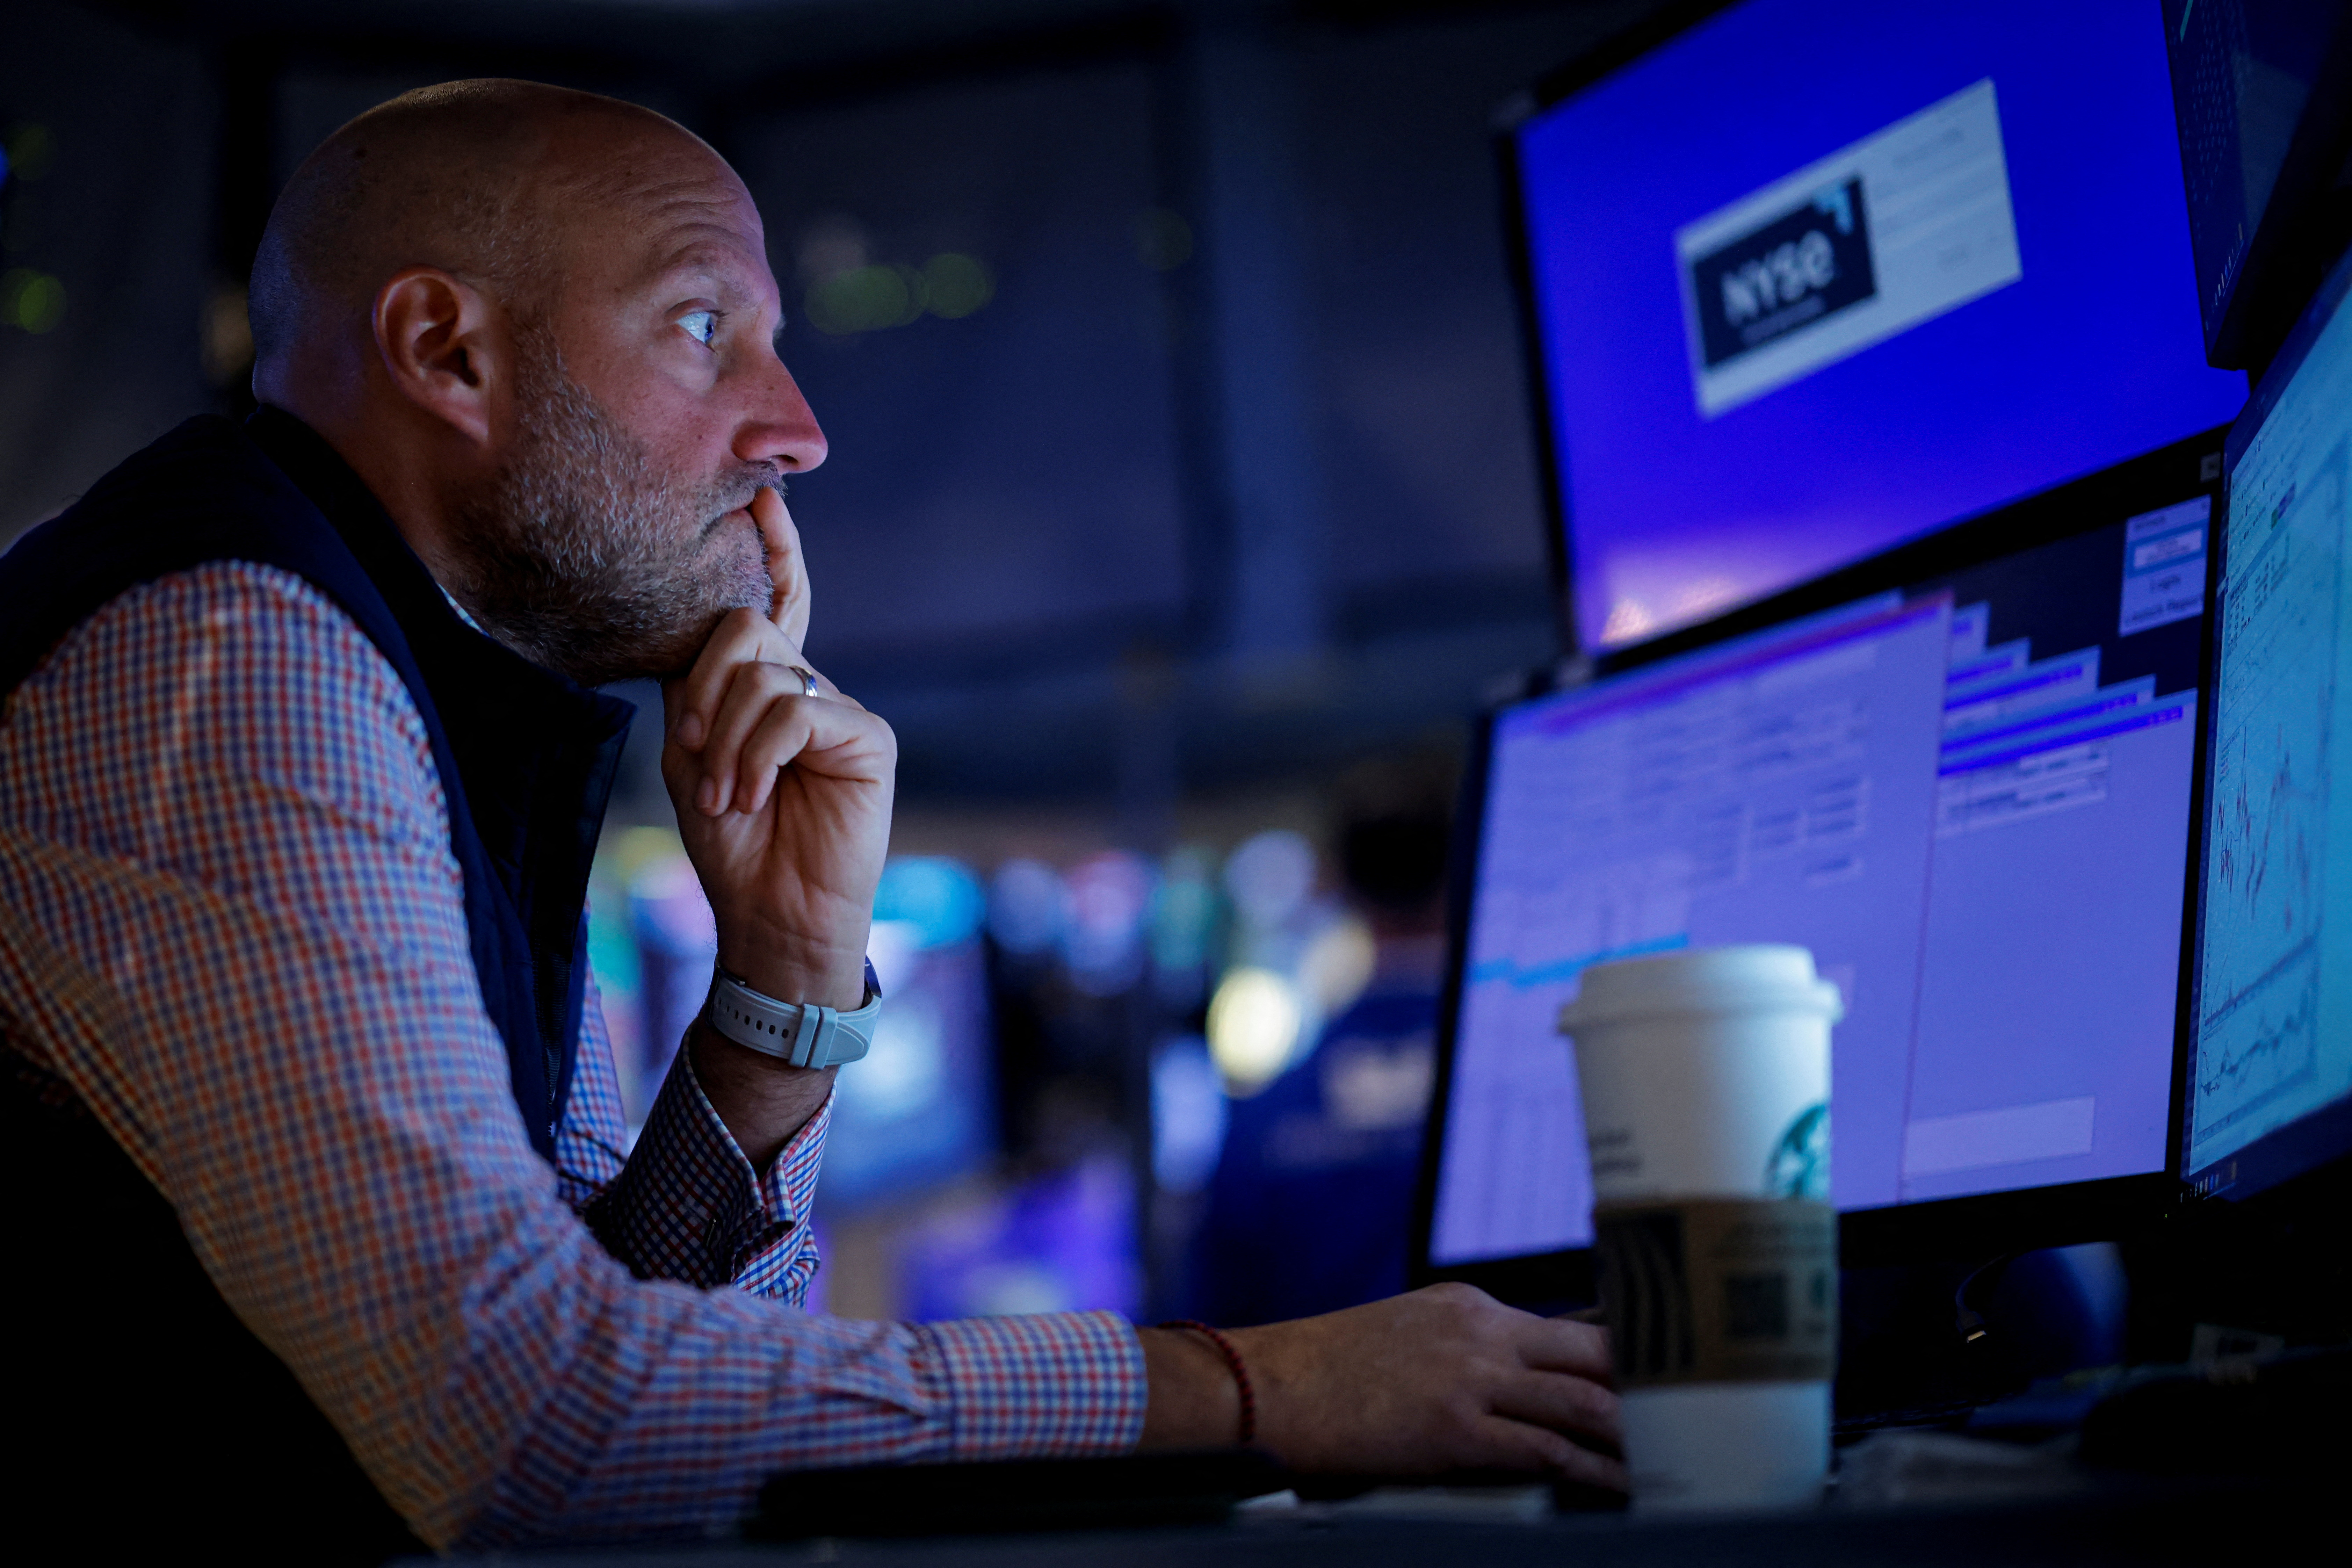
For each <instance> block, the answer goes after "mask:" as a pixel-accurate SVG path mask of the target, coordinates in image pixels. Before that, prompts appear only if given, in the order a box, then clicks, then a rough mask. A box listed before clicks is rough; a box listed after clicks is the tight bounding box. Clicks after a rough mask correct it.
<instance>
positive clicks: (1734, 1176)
mask: <svg viewBox="0 0 2352 1568" xmlns="http://www.w3.org/2000/svg"><path fill="white" fill-rule="evenodd" d="M1840 1016H1843V1004H1842V1002H1841V1000H1840V998H1839V995H1838V991H1837V987H1836V986H1834V985H1832V984H1830V983H1829V982H1827V981H1825V980H1823V979H1822V978H1821V977H1820V976H1819V975H1817V974H1816V973H1814V972H1813V960H1812V954H1811V953H1810V952H1806V951H1805V950H1804V949H1803V948H1801V947H1785V946H1766V945H1757V946H1746V947H1724V948H1714V949H1707V950H1701V951H1695V952H1678V953H1669V954H1666V955H1664V956H1661V957H1655V958H1637V959H1626V960H1622V961H1621V962H1618V963H1601V964H1595V965H1593V966H1592V967H1591V969H1588V970H1586V971H1585V972H1584V974H1583V979H1582V984H1581V986H1580V992H1579V994H1578V996H1577V999H1576V1000H1575V1001H1573V1002H1571V1003H1570V1004H1569V1005H1567V1006H1566V1007H1565V1008H1563V1009H1561V1012H1560V1017H1559V1027H1560V1032H1561V1033H1563V1034H1565V1035H1568V1036H1569V1037H1571V1038H1572V1039H1573V1040H1574V1042H1575V1050H1576V1071H1577V1079H1578V1082H1579V1084H1580V1089H1581V1092H1582V1095H1583V1100H1584V1123H1585V1132H1586V1138H1587V1141H1588V1142H1589V1145H1590V1148H1591V1157H1592V1189H1593V1200H1594V1201H1593V1213H1592V1217H1593V1231H1594V1237H1595V1245H1596V1247H1597V1248H1598V1250H1599V1252H1600V1258H1601V1301H1602V1305H1603V1308H1604V1309H1605V1310H1606V1312H1607V1315H1608V1319H1609V1326H1610V1334H1611V1341H1612V1347H1613V1349H1614V1352H1615V1355H1616V1361H1617V1378H1618V1387H1619V1390H1620V1392H1621V1394H1622V1396H1623V1400H1624V1424H1625V1458H1626V1466H1627V1468H1628V1469H1629V1471H1630V1472H1631V1474H1632V1476H1633V1506H1634V1508H1635V1509H1636V1510H1642V1511H1645V1512H1649V1511H1674V1510H1723V1509H1751V1508H1777V1507H1789V1506H1794V1505H1801V1504H1806V1503H1811V1502H1813V1501H1815V1500H1818V1499H1819V1497H1820V1494H1821V1488H1822V1479H1823V1478H1824V1477H1825V1476H1826V1475H1827V1473H1828V1469H1829V1449H1830V1386H1829V1385H1830V1377H1831V1374H1832V1371H1833V1370H1834V1363H1835V1359H1836V1350H1837V1215H1836V1211H1835V1210H1833V1209H1832V1207H1831V1206H1830V1203H1829V1090H1830V1026H1831V1025H1832V1024H1833V1023H1835V1022H1836V1021H1837V1020H1838V1018H1839V1017H1840Z"/></svg>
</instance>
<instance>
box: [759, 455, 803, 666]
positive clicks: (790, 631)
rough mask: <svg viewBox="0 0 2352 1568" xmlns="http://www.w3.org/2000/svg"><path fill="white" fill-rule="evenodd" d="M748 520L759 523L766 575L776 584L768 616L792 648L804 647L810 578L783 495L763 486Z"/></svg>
mask: <svg viewBox="0 0 2352 1568" xmlns="http://www.w3.org/2000/svg"><path fill="white" fill-rule="evenodd" d="M751 521H752V522H753V523H754V524H755V525H757V526H758V528H759V530H760V541H761V543H762V544H763V545H765V546H766V547H767V552H768V576H769V578H770V579H771V580H772V582H773V583H774V584H775V585H776V593H775V597H774V598H773V599H772V601H771V602H770V605H769V611H768V618H769V620H770V621H772V623H773V624H774V625H775V626H776V629H777V630H779V631H781V632H782V633H783V634H784V636H785V637H787V638H789V639H791V642H792V645H793V647H795V648H802V647H807V646H808V625H809V578H808V565H807V563H806V562H805V560H803V557H802V555H801V533H800V530H799V529H798V528H796V527H794V526H793V514H792V511H791V510H790V509H789V508H787V507H786V506H785V505H784V498H783V497H782V496H781V495H779V494H777V493H776V492H775V491H774V490H772V489H763V490H761V492H760V493H759V494H758V495H756V496H753V497H752V498H751Z"/></svg>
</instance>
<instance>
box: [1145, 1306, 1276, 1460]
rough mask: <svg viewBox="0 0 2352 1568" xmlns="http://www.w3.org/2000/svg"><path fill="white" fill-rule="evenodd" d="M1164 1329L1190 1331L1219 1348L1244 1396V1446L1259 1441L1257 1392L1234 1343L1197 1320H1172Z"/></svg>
mask: <svg viewBox="0 0 2352 1568" xmlns="http://www.w3.org/2000/svg"><path fill="white" fill-rule="evenodd" d="M1160 1327H1161V1328H1163V1329H1190V1330H1192V1331H1193V1332H1194V1333H1196V1334H1199V1335H1200V1336H1201V1337H1202V1338H1203V1339H1205V1340H1207V1341H1208V1342H1210V1343H1211V1344H1213V1345H1214V1346H1216V1347H1217V1353H1218V1354H1219V1355H1221V1356H1223V1357H1224V1358H1225V1365H1226V1366H1227V1367H1228V1368H1229V1369H1231V1371H1232V1372H1233V1374H1234V1387H1235V1388H1237V1389H1239V1390H1241V1395H1242V1436H1241V1441H1242V1444H1243V1445H1244V1447H1246V1446H1248V1445H1249V1444H1251V1443H1254V1442H1255V1441H1256V1440H1257V1390H1256V1389H1255V1388H1253V1387H1252V1386H1251V1385H1250V1374H1249V1368H1248V1367H1247V1366H1245V1365H1244V1364H1243V1363H1242V1352H1239V1351H1237V1350H1235V1349H1234V1342H1233V1341H1231V1340H1229V1339H1227V1338H1225V1336H1224V1335H1223V1334H1222V1333H1220V1332H1218V1331H1216V1330H1214V1329H1213V1328H1211V1327H1209V1325H1208V1324H1206V1323H1204V1322H1202V1321H1200V1320H1199V1319H1197V1318H1171V1319H1170V1320H1169V1321H1167V1322H1164V1323H1162V1324H1160Z"/></svg>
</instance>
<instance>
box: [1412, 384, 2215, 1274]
mask: <svg viewBox="0 0 2352 1568" xmlns="http://www.w3.org/2000/svg"><path fill="white" fill-rule="evenodd" d="M2230 430H2231V426H2226V425H2225V426H2215V427H2214V428H2212V429H2210V430H2206V431H2203V432H2200V434H2198V435H2195V436H2191V437H2187V438H2185V439H2183V440H2179V441H2176V442H2173V443H2172V444H2170V445H2169V446H2166V447H2158V449H2157V450H2155V451H2153V452H2148V453H2145V454H2143V455H2141V456H2140V457H2137V458H2127V459H2126V460H2125V461H2124V462H2121V463H2117V464H2114V465H2112V466H2111V467H2109V468H2103V469H2101V470H2099V471H2098V472H2096V473H2094V474H2090V475H2086V476H2084V478H2082V479H2074V480H2071V481H2069V482H2067V483H2065V484H2062V485H2056V486H2053V487H2052V488H2050V489H2045V490H2042V491H2038V492H2036V493H2035V494H2033V495H2031V496H2027V497H2025V498H2023V499H2022V500H2015V501H2011V502H2009V503H2007V504H2006V505H2003V506H2000V507H1994V508H1990V509H1989V510H1985V511H1983V512H1979V513H1978V514H1976V515H1975V516H1973V517H1971V518H1969V519H1965V520H1963V521H1959V522H1957V523H1954V524H1952V525H1951V526H1949V527H1947V528H1943V529H1939V530H1937V531H1933V532H1930V533H1927V534H1924V535H1920V536H1918V537H1916V538H1914V539H1911V540H1908V541H1906V542H1902V543H1899V544H1896V545H1895V546H1893V547H1892V548H1890V549H1888V550H1885V551H1883V552H1880V553H1878V554H1876V555H1873V556H1870V557H1868V558H1866V559H1864V560H1863V561H1860V562H1856V563H1853V564H1852V565H1850V566H1845V567H1842V568H1840V569H1838V570H1837V571H1834V572H1831V573H1828V574H1824V575H1822V576H1820V577H1816V578H1813V579H1811V581H1809V582H1806V583H1802V584H1798V585H1797V586H1795V587H1793V588H1789V589H1785V590H1783V591H1782V592H1780V593H1779V594H1776V595H1772V596H1771V597H1769V598H1767V599H1762V600H1759V601H1757V602H1756V603H1754V604H1751V605H1742V606H1740V607H1739V608H1738V609H1735V610H1732V611H1730V612H1728V613H1727V614H1725V615H1722V616H1717V618H1715V619H1714V620H1711V621H1706V622H1704V623H1702V624H1700V625H1698V626H1687V627H1683V628H1679V629H1677V630H1675V631H1673V632H1669V633H1667V634H1665V635H1664V636H1662V637H1655V638H1653V639H1652V640H1650V641H1648V642H1644V643H1639V644H1635V645H1633V646H1631V647H1623V648H1618V649H1612V650H1611V651H1610V652H1609V653H1607V654H1605V655H1603V656H1601V658H1598V659H1596V660H1592V661H1591V662H1590V664H1589V666H1585V667H1583V668H1580V669H1579V670H1577V672H1576V676H1575V678H1573V679H1569V680H1565V681H1564V680H1561V679H1558V678H1557V676H1556V674H1555V673H1553V672H1545V673H1543V674H1540V675H1538V676H1536V677H1533V678H1531V679H1529V681H1528V686H1527V688H1526V689H1524V690H1523V691H1521V692H1520V693H1519V694H1517V695H1516V696H1514V697H1512V698H1511V699H1509V700H1507V701H1504V702H1501V703H1498V704H1496V706H1495V707H1494V708H1492V709H1490V710H1488V711H1486V713H1484V714H1482V715H1481V716H1480V718H1479V720H1478V722H1477V724H1476V725H1475V730H1474V733H1473V735H1472V737H1471V742H1470V748H1469V755H1468V759H1467V761H1466V763H1465V769H1464V773H1463V779H1462V786H1461V787H1462V795H1461V800H1460V803H1459V805H1458V808H1457V813H1456V826H1455V833H1454V854H1453V856H1452V859H1451V862H1450V864H1449V867H1448V871H1447V892H1446V933H1447V946H1446V960H1445V972H1444V984H1443V986H1442V988H1441V991H1440V995H1439V1003H1438V1018H1437V1040H1436V1046H1437V1055H1436V1071H1435V1075H1434V1079H1433V1090H1432V1094H1431V1097H1430V1109H1429V1120H1428V1122H1427V1128H1426V1131H1425V1133H1424V1136H1423V1157H1422V1163H1421V1172H1420V1183H1419V1187H1418V1189H1417V1192H1416V1197H1415V1205H1414V1216H1413V1217H1414V1233H1413V1241H1412V1254H1411V1258H1412V1269H1411V1277H1412V1281H1413V1283H1415V1284H1416V1285H1420V1284H1430V1283H1434V1282H1436V1281H1439V1280H1444V1279H1459V1280H1464V1281H1465V1282H1467V1283H1470V1284H1473V1285H1476V1286H1479V1287H1480V1288H1481V1289H1486V1290H1487V1291H1488V1292H1489V1293H1490V1294H1493V1295H1495V1296H1497V1297H1499V1298H1501V1299H1503V1300H1511V1301H1515V1302H1517V1303H1519V1304H1521V1305H1529V1306H1534V1305H1554V1304H1573V1303H1575V1302H1578V1301H1589V1300H1591V1297H1592V1277H1593V1276H1592V1262H1591V1253H1590V1251H1589V1249H1571V1250H1567V1251H1559V1252H1549V1253H1542V1254H1535V1255H1529V1256H1526V1257H1519V1258H1492V1259H1484V1260H1479V1261H1475V1262H1469V1263H1459V1264H1438V1263H1435V1262H1433V1260H1432V1259H1431V1257H1430V1242H1431V1238H1432V1235H1433V1230H1434V1222H1435V1215H1436V1204H1437V1184H1438V1177H1439V1166H1440V1163H1441V1161H1442V1157H1443V1152H1444V1128H1445V1121H1446V1115H1447V1108H1448V1104H1449V1102H1450V1100H1451V1097H1452V1087H1453V1074H1454V1055H1455V1048H1456V1046H1457V1043H1458V1033H1459V1027H1460V1017H1461V1004H1462V992H1463V972H1464V969H1465V960H1466V955H1467V953H1468V951H1469V926H1470V917H1471V910H1472V905H1473V903H1474V902H1475V900H1474V892H1475V886H1476V880H1477V873H1478V854H1479V848H1480V846H1481V841H1482V839H1483V837H1484V835H1483V828H1484V817H1485V812H1486V774H1487V768H1488V765H1489V762H1490V759H1491V756H1492V751H1493V736H1494V730H1495V724H1496V720H1497V718H1499V716H1500V715H1501V714H1502V713H1503V712H1504V711H1506V710H1509V709H1511V708H1515V707H1517V705H1518V704H1520V703H1522V702H1526V701H1529V700H1535V699H1537V698H1539V697H1543V696H1548V695H1550V694H1552V693H1554V692H1556V691H1559V690H1565V689H1572V688H1574V687H1577V686H1580V685H1582V684H1584V683H1585V682H1586V680H1588V679H1590V680H1599V679H1607V678H1609V677H1611V676H1615V675H1619V674H1622V673H1625V672H1628V671H1631V670H1635V669H1639V668H1643V666H1646V665H1650V664H1654V663H1656V662H1658V661H1659V660H1661V659H1666V658H1675V657H1677V656H1680V655H1684V654H1689V653H1696V652H1698V651H1700V650H1702V649H1705V648H1708V647H1714V646H1716V645H1717V644H1720V643H1723V642H1726V641H1729V640H1732V639H1734V638H1738V637H1747V636H1751V635H1754V634H1756V633H1759V632H1767V631H1769V630H1771V629H1773V628H1774V627H1777V626H1782V625H1785V624H1787V623H1789V622H1790V621H1795V620H1800V619H1802V618H1804V617H1806V616H1815V615H1819V614H1822V613H1823V612H1826V611H1831V610H1834V609H1836V608H1838V607H1839V606H1841V605H1848V604H1851V603H1853V602H1854V601H1855V600H1858V599H1864V598H1868V597H1870V596H1872V595H1881V594H1885V593H1888V592H1890V591H1894V592H1901V593H1903V594H1904V595H1906V597H1907V596H1909V595H1912V594H1913V593H1915V592H1916V591H1917V590H1918V589H1920V588H1921V587H1923V586H1925V585H1928V584H1934V583H1935V582H1937V580H1938V579H1941V578H1944V577H1947V576H1949V575H1951V574H1955V573H1958V572H1962V571H1966V570H1969V569H1971V568H1973V567H1978V566H1982V565H1985V564H1987V563H1990V562H1993V561H1996V560H1999V559H2000V558H2001V557H2002V556H2005V555H2010V554H2013V553H2016V552H2020V551H2022V550H2026V549H2031V548H2033V547H2036V546H2039V545H2042V544H2048V543H2053V542H2056V541H2059V540H2062V539H2068V538H2072V537H2074V536H2075V535H2077V534H2082V533H2087V532H2091V531H2094V530H2096V529H2101V528H2108V527H2112V526H2114V525H2115V524H2116V523H2118V522H2121V521H2124V520H2125V519H2126V518H2129V517H2134V516H2137V515H2139V514H2141V513H2143V512H2147V511H2150V510H2156V509H2157V508H2159V507H2163V506H2169V505H2172V504H2174V503H2176V502H2179V501H2181V500H2189V499H2190V498H2192V497H2194V496H2197V495H2200V494H2201V495H2206V496H2209V497H2212V498H2213V500H2214V504H2215V507H2216V510H2217V515H2218V509H2219V507H2220V495H2219V491H2220V489H2221V449H2222V444H2223V442H2224V440H2225V439H2226V437H2228V435H2229V432H2230ZM2209 549H2210V533H2209ZM2217 580H2218V574H2217V573H2215V572H2214V571H2212V570H2210V569H2209V571H2208V573H2207V581H2206V600H2205V613H2204V614H2203V615H2202V616H2201V617H2200V622H2201V631H2202V635H2201V637H2200V653H2199V658H2198V690H2199V692H2200V724H2199V726H2198V737H2197V743H2196V747H2195V750H2194V752H2193V754H2192V760H2191V763H2190V769H2191V776H2190V786H2189V834H2190V840H2189V853H2188V854H2187V855H2186V856H2185V857H2184V858H2183V859H2184V864H2183V870H2182V876H2183V887H2182V904H2181V934H2180V946H2179V960H2178V962H2179V968H2178V971H2177V977H2176V983H2175V992H2174V1022H2173V1054H2172V1082H2171V1091H2170V1098H2169V1103H2168V1113H2167V1114H2168V1121H2167V1136H2166V1141H2165V1150H2166V1157H2165V1166H2164V1168H2163V1169H2162V1170H2160V1171H2156V1172H2149V1173H2143V1174H2137V1175H2128V1176H2112V1177H2106V1178H2103V1179H2100V1180H2097V1181H2088V1182H2074V1183H2065V1184H2056V1185H2052V1186H2043V1187H2029V1188H2022V1189H2015V1190H2011V1191H2009V1192H2000V1193H1986V1194H1977V1195H1974V1196H1969V1197H1957V1198H1939V1199H1933V1200H1929V1201H1926V1202H1921V1203H1912V1204H1894V1205H1885V1206H1882V1207H1876V1208H1867V1209H1854V1210H1850V1211H1847V1212H1846V1213H1844V1214H1843V1215H1840V1216H1839V1227H1838V1228H1839V1251H1840V1257H1841V1260H1842V1261H1843V1263H1845V1264H1846V1265H1848V1266H1850V1267H1852V1266H1865V1265H1875V1264H1894V1263H1907V1262H1920V1261H1928V1260H1938V1259H1951V1258H1972V1257H1980V1256H1990V1255H1992V1254H1995V1253H2001V1252H2014V1251H2021V1250H2026V1249H2030V1248H2033V1247H2059V1246H2066V1245H2070V1244H2072V1243H2075V1242H2082V1241H2098V1240H2107V1239H2113V1238H2115V1237H2119V1236H2123V1235H2126V1234H2129V1233H2131V1232H2132V1231H2134V1230H2136V1229H2137V1228H2139V1227H2142V1226H2147V1225H2149V1224H2151V1223H2156V1222H2159V1221H2161V1220H2162V1219H2163V1218H2164V1216H2165V1215H2168V1214H2169V1213H2170V1212H2171V1211H2172V1210H2173V1209H2174V1208H2175V1207H2176V1206H2177V1205H2178V1204H2179V1201H2180V1199H2181V1195H2182V1193H2183V1190H2184V1189H2183V1187H2182V1184H2181V1181H2180V1176H2179V1159H2180V1148H2181V1140H2180V1134H2181V1128H2182V1119H2183V1117H2184V1115H2185V1113H2186V1099H2185V1089H2186V1079H2185V1078H2184V1075H2183V1061H2184V1053H2185V1049H2186V1043H2187V1041H2188V1040H2189V1037H2190V1036H2189V1020H2190V1018H2191V1016H2192V1015H2191V1011H2190V1008H2191V1002H2190V997H2189V981H2190V979H2191V976H2192V974H2193V970H2192V967H2191V965H2192V963H2193V960H2194V952H2193V939H2194V936H2195V933H2196V928H2197V921H2196V911H2197V905H2196V902H2195V898H2196V894H2197V890H2198V887H2199V881H2200V870H2201V866H2202V856H2201V845H2202V839H2203V827H2204V821H2205V793H2204V792H2205V774H2206V755H2205V747H2206V745H2207V743H2208V729H2207V726H2206V725H2205V724H2204V722H2203V721H2202V714H2203V713H2204V712H2205V711H2207V710H2210V702H2208V701H2207V700H2206V699H2205V696H2204V694H2205V693H2207V692H2208V691H2209V689H2210V683H2211V679H2212V659H2213V636H2212V626H2213V620H2212V615H2211V610H2212V603H2213V600H2212V595H2213V587H2214V584H2215V582H2216V581H2217ZM1587 670H1589V674H1587V673H1586V671H1587ZM1562 1048H1563V1049H1565V1048H1566V1047H1565V1046H1564V1045H1563V1047H1562Z"/></svg>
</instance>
